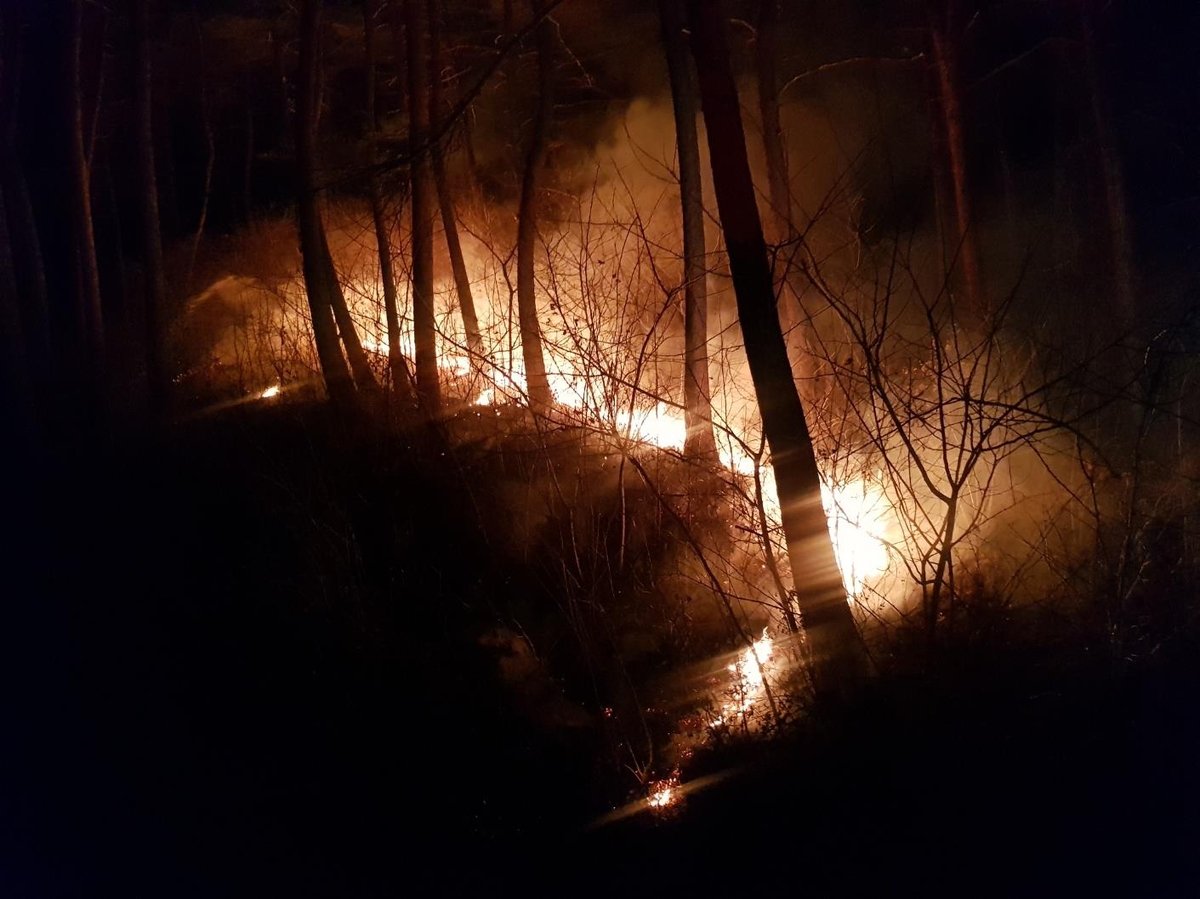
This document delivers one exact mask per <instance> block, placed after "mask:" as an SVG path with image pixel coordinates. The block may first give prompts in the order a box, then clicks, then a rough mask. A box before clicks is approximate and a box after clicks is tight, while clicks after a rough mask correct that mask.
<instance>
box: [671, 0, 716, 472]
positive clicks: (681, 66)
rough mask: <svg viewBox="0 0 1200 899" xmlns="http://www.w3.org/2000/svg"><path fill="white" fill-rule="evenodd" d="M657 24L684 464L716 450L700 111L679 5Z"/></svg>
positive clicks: (677, 1)
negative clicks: (666, 108) (673, 217)
mask: <svg viewBox="0 0 1200 899" xmlns="http://www.w3.org/2000/svg"><path fill="white" fill-rule="evenodd" d="M659 18H660V20H661V23H662V34H663V48H664V51H665V55H666V60H667V76H668V79H669V81H670V83H671V103H672V106H673V107H674V111H675V143H676V147H677V150H678V154H679V200H680V205H681V207H682V212H683V285H684V286H683V334H684V338H683V340H684V350H683V409H684V412H683V415H684V422H685V426H686V428H687V433H686V436H685V438H684V446H683V449H684V453H685V454H686V455H687V456H688V457H689V458H703V457H707V456H711V455H712V454H714V453H715V452H716V449H717V446H716V441H715V439H714V437H713V423H712V393H711V388H710V386H709V377H708V280H707V279H708V265H707V260H706V252H705V243H704V197H703V189H702V186H701V180H700V179H701V176H700V140H699V136H698V133H697V132H698V129H697V127H696V115H697V113H698V112H699V110H698V109H697V105H696V87H695V82H694V79H693V76H692V66H691V60H690V59H689V58H688V48H687V39H686V38H685V36H684V30H685V28H686V25H687V17H686V14H685V12H684V9H683V4H682V2H681V0H659Z"/></svg>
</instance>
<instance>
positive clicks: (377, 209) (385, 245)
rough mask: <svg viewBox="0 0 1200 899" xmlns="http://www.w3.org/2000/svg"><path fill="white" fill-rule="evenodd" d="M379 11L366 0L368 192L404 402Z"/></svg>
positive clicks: (408, 387)
mask: <svg viewBox="0 0 1200 899" xmlns="http://www.w3.org/2000/svg"><path fill="white" fill-rule="evenodd" d="M378 12H379V2H378V0H364V2H363V40H364V44H365V47H364V49H365V57H366V63H365V67H366V73H365V74H366V82H367V98H366V106H367V131H368V143H369V144H370V146H371V163H370V167H369V171H370V175H369V176H368V178H367V193H368V195H369V196H370V200H371V220H372V222H373V223H374V225H375V244H376V246H377V247H378V250H379V278H380V280H381V281H382V282H383V309H384V315H385V317H386V320H387V342H388V372H389V374H390V375H391V381H392V391H393V393H394V394H395V395H396V397H397V398H398V399H399V400H400V402H401V403H404V404H406V405H407V404H408V403H409V402H411V401H412V384H411V383H410V380H409V379H410V375H409V372H408V364H407V363H406V362H405V361H404V355H403V354H402V353H401V351H400V313H399V309H398V306H397V298H396V272H395V269H394V268H393V266H392V246H391V241H390V240H389V238H388V228H387V221H386V219H385V217H384V214H383V198H382V197H381V195H380V193H379V179H378V178H377V177H376V175H375V164H376V160H377V158H378V145H379V111H378V109H377V107H376V102H375V58H376V55H375V54H376V50H375V17H376V15H378Z"/></svg>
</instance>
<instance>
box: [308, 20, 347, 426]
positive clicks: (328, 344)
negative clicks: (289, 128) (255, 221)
mask: <svg viewBox="0 0 1200 899" xmlns="http://www.w3.org/2000/svg"><path fill="white" fill-rule="evenodd" d="M320 19H321V0H304V3H303V6H302V7H301V20H300V73H299V83H298V85H297V87H298V91H297V98H296V99H297V103H296V105H297V110H296V113H297V114H296V160H297V164H298V167H299V181H300V196H299V197H298V203H297V209H298V215H299V220H300V253H301V256H302V257H303V261H304V286H305V289H306V291H307V293H308V308H309V311H310V313H311V314H312V325H313V335H314V337H315V339H316V344H317V356H318V358H319V359H320V362H321V372H322V374H323V375H324V378H325V387H326V389H327V390H328V392H329V397H330V399H332V400H333V402H334V403H335V404H337V405H339V406H342V407H343V408H349V407H350V406H351V405H352V404H353V401H354V394H355V390H354V382H353V381H352V380H351V378H350V369H349V368H348V367H347V365H346V360H345V359H344V358H343V357H342V350H341V347H340V346H339V345H338V336H337V330H336V329H335V326H334V321H333V309H332V303H331V301H330V293H331V285H330V278H329V275H330V272H331V271H332V270H333V264H332V263H331V262H330V260H329V247H328V246H327V245H326V243H325V226H324V225H323V224H322V222H321V210H320V208H319V206H318V193H317V184H316V175H315V170H316V158H315V157H316V109H315V107H316V104H317V103H318V102H319V97H318V96H317V36H318V31H319V28H320ZM332 288H333V289H336V288H337V284H336V281H335V282H334V284H333V285H332Z"/></svg>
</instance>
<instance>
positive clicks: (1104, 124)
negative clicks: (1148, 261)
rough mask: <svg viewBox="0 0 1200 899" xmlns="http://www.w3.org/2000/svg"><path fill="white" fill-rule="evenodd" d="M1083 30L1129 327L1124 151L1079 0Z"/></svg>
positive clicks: (1119, 292) (1111, 241)
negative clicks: (1122, 156)
mask: <svg viewBox="0 0 1200 899" xmlns="http://www.w3.org/2000/svg"><path fill="white" fill-rule="evenodd" d="M1078 2H1079V20H1080V30H1081V31H1082V33H1083V52H1084V57H1085V62H1086V66H1087V87H1088V100H1089V105H1090V106H1091V113H1092V127H1093V129H1094V130H1095V132H1096V145H1097V148H1098V154H1097V155H1098V157H1099V162H1100V176H1101V178H1102V180H1103V182H1104V211H1105V218H1106V219H1107V225H1108V228H1107V230H1108V250H1109V257H1110V260H1111V262H1110V265H1111V267H1112V277H1113V281H1114V282H1115V284H1114V287H1115V291H1116V299H1117V303H1118V307H1119V310H1120V314H1121V315H1122V317H1123V318H1124V319H1125V324H1126V325H1129V324H1131V323H1132V322H1133V320H1134V295H1133V294H1134V279H1135V274H1134V264H1133V241H1132V239H1131V237H1130V233H1129V214H1128V211H1127V203H1126V201H1125V177H1124V174H1123V173H1122V165H1121V151H1120V148H1119V147H1118V145H1117V139H1116V135H1115V134H1114V133H1113V127H1112V116H1111V114H1110V112H1109V108H1108V102H1107V98H1106V96H1105V91H1104V79H1103V77H1102V75H1101V72H1100V62H1099V59H1098V57H1097V54H1096V32H1095V24H1094V22H1093V19H1092V11H1091V9H1090V8H1089V5H1088V0H1078Z"/></svg>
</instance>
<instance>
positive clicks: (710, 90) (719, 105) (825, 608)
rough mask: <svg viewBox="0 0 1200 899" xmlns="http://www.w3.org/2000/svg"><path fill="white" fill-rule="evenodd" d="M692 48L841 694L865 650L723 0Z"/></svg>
mask: <svg viewBox="0 0 1200 899" xmlns="http://www.w3.org/2000/svg"><path fill="white" fill-rule="evenodd" d="M688 9H689V13H690V21H691V25H692V52H693V55H694V56H695V59H696V69H697V72H698V74H699V85H700V100H701V106H702V108H703V110H704V122H705V125H706V127H707V131H708V146H709V154H710V158H711V163H712V173H713V185H714V187H715V189H716V195H717V209H718V211H719V213H720V216H721V227H722V230H723V231H724V234H725V245H726V248H727V250H728V253H729V267H730V270H731V273H732V275H733V284H734V291H735V293H736V295H737V306H738V315H739V318H740V319H741V326H742V337H743V340H744V342H745V346H746V356H747V358H748V360H749V363H750V375H751V379H752V381H753V383H754V393H755V396H756V397H757V399H758V406H759V411H760V413H761V415H762V422H763V432H764V433H765V434H766V438H767V443H768V445H769V446H770V449H771V461H772V464H773V466H774V468H775V480H776V485H777V489H778V491H779V505H780V510H781V517H782V521H783V529H784V536H785V539H786V541H787V549H788V559H789V561H790V562H791V568H792V578H793V581H794V584H795V587H796V592H797V598H798V606H799V609H800V613H801V616H802V619H803V624H804V629H805V634H806V635H807V637H808V641H809V647H810V650H811V660H812V670H813V682H814V685H815V687H816V690H817V693H818V695H821V696H824V697H838V696H842V695H845V693H846V692H847V691H848V690H850V689H852V687H853V685H854V684H855V682H857V681H858V680H859V679H860V678H861V677H862V676H863V674H864V673H865V664H866V663H865V654H864V653H863V651H862V646H861V641H860V638H859V635H858V631H857V628H856V627H855V624H854V617H853V615H852V614H851V611H850V607H849V605H848V604H847V602H846V591H845V588H844V586H843V583H842V577H841V573H840V571H839V569H838V564H837V557H836V556H835V554H834V549H833V542H832V540H831V539H830V536H829V524H828V520H827V518H826V516H825V511H824V509H823V508H822V505H821V475H820V471H819V470H818V468H817V459H816V453H815V451H814V449H813V443H812V438H811V436H810V434H809V429H808V424H807V422H806V420H805V416H804V407H803V405H802V404H801V402H800V396H799V394H798V393H797V392H796V385H795V382H794V381H793V380H792V370H791V365H790V363H789V362H788V354H787V347H786V345H785V343H784V339H783V332H782V330H781V328H780V326H779V316H778V314H777V313H776V310H775V292H774V285H773V279H772V275H771V268H770V264H769V261H768V258H767V246H766V241H765V240H764V238H763V233H762V223H761V221H760V220H759V217H758V208H757V206H756V204H755V198H754V182H753V180H752V178H751V175H750V163H749V161H748V159H747V156H746V140H745V130H744V129H743V127H742V117H741V109H740V107H739V104H738V95H737V87H736V85H735V83H734V80H733V73H732V71H731V69H730V64H729V49H728V45H727V42H726V37H725V30H724V27H725V26H724V20H723V19H722V16H721V8H720V3H719V0H689V4H688Z"/></svg>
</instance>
